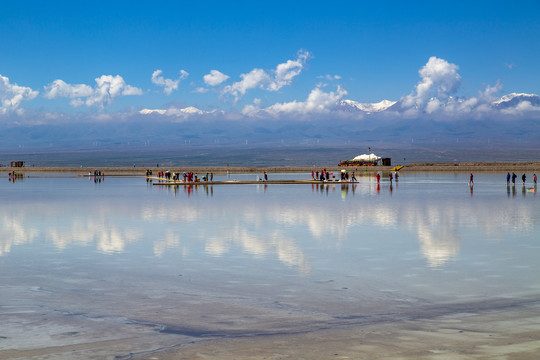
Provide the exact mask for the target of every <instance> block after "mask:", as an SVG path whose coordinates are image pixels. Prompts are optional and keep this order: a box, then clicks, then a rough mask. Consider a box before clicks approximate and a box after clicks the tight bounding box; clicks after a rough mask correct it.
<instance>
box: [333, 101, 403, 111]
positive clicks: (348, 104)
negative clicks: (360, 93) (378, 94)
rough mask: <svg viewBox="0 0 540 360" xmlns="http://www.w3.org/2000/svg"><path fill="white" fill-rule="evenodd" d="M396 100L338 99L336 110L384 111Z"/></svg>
mask: <svg viewBox="0 0 540 360" xmlns="http://www.w3.org/2000/svg"><path fill="white" fill-rule="evenodd" d="M396 102H397V101H390V100H382V101H380V102H378V103H361V102H358V101H354V100H339V101H338V103H337V104H336V110H340V111H348V112H354V111H363V112H365V113H368V114H371V113H376V112H381V111H384V110H386V109H388V108H390V107H391V106H392V105H394V104H395V103H396Z"/></svg>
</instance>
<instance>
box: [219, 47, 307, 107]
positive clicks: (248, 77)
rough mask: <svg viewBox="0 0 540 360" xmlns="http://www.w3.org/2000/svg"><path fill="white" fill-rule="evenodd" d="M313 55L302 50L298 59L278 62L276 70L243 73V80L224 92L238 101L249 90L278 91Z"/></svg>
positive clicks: (226, 88) (255, 70)
mask: <svg viewBox="0 0 540 360" xmlns="http://www.w3.org/2000/svg"><path fill="white" fill-rule="evenodd" d="M310 57H311V54H310V53H309V52H308V51H304V50H300V51H298V53H297V58H296V60H287V61H286V62H284V63H281V64H278V65H277V66H276V69H275V70H271V71H269V72H267V71H265V70H263V69H258V68H255V69H253V70H251V71H250V72H249V73H247V74H241V75H240V78H241V79H242V80H240V81H237V82H235V83H233V84H231V85H228V86H225V88H223V93H224V94H231V95H233V96H234V97H235V100H236V101H238V99H240V97H242V96H243V95H245V94H246V92H247V91H248V90H251V89H255V88H261V89H265V90H268V91H278V90H279V89H281V88H282V87H283V86H286V85H290V84H291V83H292V80H293V79H294V78H295V77H296V76H298V75H299V74H300V73H301V72H302V70H303V69H304V65H305V63H306V61H307V60H308V59H309V58H310Z"/></svg>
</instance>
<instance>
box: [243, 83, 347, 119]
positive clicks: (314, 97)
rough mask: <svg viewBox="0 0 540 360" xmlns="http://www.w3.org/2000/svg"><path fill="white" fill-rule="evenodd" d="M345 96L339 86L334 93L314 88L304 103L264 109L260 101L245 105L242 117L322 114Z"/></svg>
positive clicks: (283, 104)
mask: <svg viewBox="0 0 540 360" xmlns="http://www.w3.org/2000/svg"><path fill="white" fill-rule="evenodd" d="M346 95H347V91H346V90H345V89H343V88H342V87H341V86H338V87H337V89H336V91H335V92H334V91H330V92H325V91H323V90H322V89H321V88H320V87H316V88H314V89H313V90H311V92H310V93H309V95H308V97H307V99H306V100H305V101H296V100H294V101H290V102H283V103H276V104H274V105H272V106H269V107H267V108H265V109H261V108H260V100H258V99H257V101H256V102H255V103H254V104H253V105H247V106H245V107H244V109H243V110H242V113H243V114H244V115H250V116H253V115H259V114H265V113H266V114H271V115H276V116H279V115H286V114H296V115H306V114H324V113H329V112H331V111H332V110H333V109H334V108H335V107H336V103H337V102H338V101H339V100H341V99H342V98H343V97H344V96H346Z"/></svg>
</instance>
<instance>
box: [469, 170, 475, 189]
mask: <svg viewBox="0 0 540 360" xmlns="http://www.w3.org/2000/svg"><path fill="white" fill-rule="evenodd" d="M473 184H474V176H473V174H472V173H471V175H470V176H469V185H470V186H473Z"/></svg>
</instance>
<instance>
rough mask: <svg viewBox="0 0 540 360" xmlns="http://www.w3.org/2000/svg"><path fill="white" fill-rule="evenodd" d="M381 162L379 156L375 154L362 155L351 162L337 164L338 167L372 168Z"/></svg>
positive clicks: (345, 161) (344, 161)
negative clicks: (367, 166)
mask: <svg viewBox="0 0 540 360" xmlns="http://www.w3.org/2000/svg"><path fill="white" fill-rule="evenodd" d="M380 160H381V157H380V156H377V155H375V154H362V155H358V156H357V157H355V158H354V159H352V160H343V161H341V162H340V163H339V166H364V165H370V166H374V165H377V163H378V162H379V161H380Z"/></svg>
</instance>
